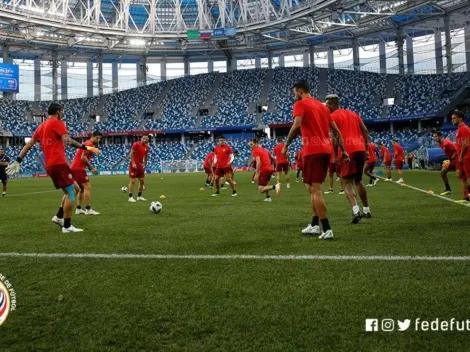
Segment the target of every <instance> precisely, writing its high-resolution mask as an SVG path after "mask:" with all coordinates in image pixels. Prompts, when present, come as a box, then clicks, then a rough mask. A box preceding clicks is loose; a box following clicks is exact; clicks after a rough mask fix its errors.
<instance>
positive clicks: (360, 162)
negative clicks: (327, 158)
mask: <svg viewBox="0 0 470 352" xmlns="http://www.w3.org/2000/svg"><path fill="white" fill-rule="evenodd" d="M365 163H366V152H353V153H351V155H349V162H348V163H346V162H344V161H342V162H341V177H342V178H344V179H346V180H354V181H356V182H359V181H362V172H363V170H364V164H365Z"/></svg>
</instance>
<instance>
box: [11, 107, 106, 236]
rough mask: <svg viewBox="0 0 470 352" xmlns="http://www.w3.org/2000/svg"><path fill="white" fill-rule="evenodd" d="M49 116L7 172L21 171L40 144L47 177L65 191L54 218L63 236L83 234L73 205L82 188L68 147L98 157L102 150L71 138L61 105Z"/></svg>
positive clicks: (53, 220)
mask: <svg viewBox="0 0 470 352" xmlns="http://www.w3.org/2000/svg"><path fill="white" fill-rule="evenodd" d="M47 113H48V115H49V118H48V119H47V120H46V121H44V122H43V123H42V124H41V125H39V127H38V129H37V130H36V132H34V135H33V137H32V138H31V139H30V141H29V142H28V143H26V145H25V146H24V147H23V149H22V150H21V152H20V155H19V156H18V158H17V159H16V161H15V162H14V163H13V164H11V165H10V166H8V168H7V170H6V172H7V174H8V175H13V174H15V173H17V172H19V171H20V168H21V167H20V164H21V162H22V161H23V158H24V157H25V156H26V154H28V152H29V151H30V150H31V148H32V147H33V146H34V145H35V144H36V142H39V143H40V145H41V148H42V151H43V153H44V160H45V163H46V171H47V174H48V175H49V177H50V178H51V179H52V182H53V183H54V186H55V187H56V188H57V189H59V188H60V189H62V191H63V192H64V195H63V197H62V202H61V206H60V208H59V211H58V212H57V215H55V216H54V217H53V218H52V222H53V223H55V224H57V225H60V226H62V232H63V233H69V232H82V231H83V230H82V229H78V228H76V227H74V226H73V225H72V211H73V202H75V194H76V193H78V191H79V187H78V185H77V183H76V182H75V180H74V179H73V176H72V172H71V170H70V167H69V166H68V165H67V159H66V158H65V147H64V144H66V145H70V146H72V147H75V148H78V149H83V150H88V151H91V152H93V153H94V154H98V153H99V150H98V149H97V148H94V147H90V146H86V145H83V144H80V143H78V142H77V141H74V140H73V139H72V138H70V135H69V133H68V131H67V128H66V127H65V123H64V122H63V121H62V116H63V108H62V106H61V105H60V104H57V103H51V104H49V106H48V108H47Z"/></svg>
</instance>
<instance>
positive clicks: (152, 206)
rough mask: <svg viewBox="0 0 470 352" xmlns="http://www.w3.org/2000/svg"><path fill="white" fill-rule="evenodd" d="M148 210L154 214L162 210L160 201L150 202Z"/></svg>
mask: <svg viewBox="0 0 470 352" xmlns="http://www.w3.org/2000/svg"><path fill="white" fill-rule="evenodd" d="M150 211H151V212H152V213H154V214H158V213H159V212H161V211H162V203H160V202H152V203H151V204H150Z"/></svg>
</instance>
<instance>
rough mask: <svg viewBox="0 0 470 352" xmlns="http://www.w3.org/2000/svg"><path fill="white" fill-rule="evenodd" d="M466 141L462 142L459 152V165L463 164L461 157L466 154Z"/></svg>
mask: <svg viewBox="0 0 470 352" xmlns="http://www.w3.org/2000/svg"><path fill="white" fill-rule="evenodd" d="M467 149H468V140H464V141H463V142H462V150H461V151H460V157H459V163H463V157H464V156H465V154H467Z"/></svg>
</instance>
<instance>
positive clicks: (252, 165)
mask: <svg viewBox="0 0 470 352" xmlns="http://www.w3.org/2000/svg"><path fill="white" fill-rule="evenodd" d="M250 169H253V170H255V171H254V172H253V176H251V183H255V176H256V159H255V158H253V159H252V160H251V164H250Z"/></svg>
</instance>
